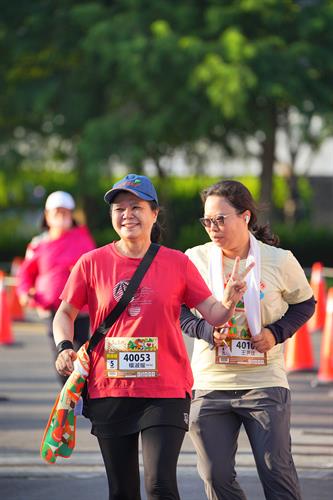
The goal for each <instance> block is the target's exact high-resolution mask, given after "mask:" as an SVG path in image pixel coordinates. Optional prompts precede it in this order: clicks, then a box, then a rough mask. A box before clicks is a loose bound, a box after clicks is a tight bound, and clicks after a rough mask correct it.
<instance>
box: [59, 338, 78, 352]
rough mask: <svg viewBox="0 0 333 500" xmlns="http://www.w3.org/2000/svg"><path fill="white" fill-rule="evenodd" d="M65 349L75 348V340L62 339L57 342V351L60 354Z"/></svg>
mask: <svg viewBox="0 0 333 500" xmlns="http://www.w3.org/2000/svg"><path fill="white" fill-rule="evenodd" d="M65 349H74V346H73V342H71V341H70V340H62V341H61V342H59V344H57V353H58V354H60V353H61V352H62V351H64V350H65Z"/></svg>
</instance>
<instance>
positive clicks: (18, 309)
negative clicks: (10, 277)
mask: <svg viewBox="0 0 333 500" xmlns="http://www.w3.org/2000/svg"><path fill="white" fill-rule="evenodd" d="M7 291H8V293H7V299H8V307H9V313H10V317H11V319H12V320H13V321H22V320H23V319H24V312H23V307H22V306H21V304H20V301H19V298H18V295H17V289H16V285H10V286H9V287H8V289H7Z"/></svg>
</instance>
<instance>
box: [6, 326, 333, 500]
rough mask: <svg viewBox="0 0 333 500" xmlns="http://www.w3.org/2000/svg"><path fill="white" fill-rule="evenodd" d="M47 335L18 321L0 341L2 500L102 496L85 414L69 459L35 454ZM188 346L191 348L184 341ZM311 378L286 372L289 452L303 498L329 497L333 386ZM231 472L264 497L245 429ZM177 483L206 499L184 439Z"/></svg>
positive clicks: (48, 392) (47, 383)
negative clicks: (5, 341) (6, 340)
mask: <svg viewBox="0 0 333 500" xmlns="http://www.w3.org/2000/svg"><path fill="white" fill-rule="evenodd" d="M45 332H46V328H45V325H44V324H43V323H42V322H36V321H29V322H24V323H23V322H22V323H16V324H15V325H14V340H15V343H14V344H13V345H12V346H0V498H1V500H56V499H57V500H58V499H61V498H70V499H71V500H88V499H89V500H91V499H92V498H96V500H106V499H107V484H106V478H105V473H104V467H103V465H102V460H101V456H100V453H99V449H98V446H97V444H96V440H95V438H94V437H93V436H91V435H90V433H89V422H88V421H87V420H86V419H84V418H80V419H79V420H78V433H77V444H76V448H75V451H74V453H73V456H72V457H71V458H70V459H68V460H65V459H62V460H59V463H57V464H56V465H54V466H50V465H48V464H45V463H43V462H42V460H41V459H40V457H39V445H40V440H41V436H42V432H43V429H44V427H45V424H46V421H47V418H48V415H49V412H50V409H51V407H52V405H53V402H54V399H55V395H56V393H57V391H58V389H59V388H58V384H57V381H56V379H55V375H54V372H53V363H52V359H51V352H50V348H49V345H48V339H47V338H46V333H45ZM312 340H313V348H314V353H315V357H316V358H317V359H318V353H319V345H320V340H321V339H320V333H315V334H313V336H312ZM187 345H188V350H189V353H190V352H191V341H190V340H189V341H187ZM314 377H315V374H313V373H293V374H290V376H289V380H290V384H291V389H292V442H293V455H294V460H295V463H296V466H297V470H298V473H299V477H300V481H301V487H302V493H303V500H326V499H327V500H328V499H331V498H332V496H333V495H332V491H333V387H331V386H324V387H316V388H314V387H312V386H311V380H312V379H313V378H314ZM237 471H238V478H239V481H240V483H241V484H242V486H243V488H244V490H245V492H246V494H247V497H248V500H263V499H264V495H263V492H262V488H261V485H260V482H259V480H258V478H257V473H256V469H255V466H254V462H253V457H252V453H251V449H250V446H249V443H248V440H247V437H246V435H245V434H244V432H242V433H241V435H240V439H239V447H238V453H237ZM129 480H130V478H129ZM178 482H179V489H180V495H181V498H182V499H183V500H188V499H189V500H203V499H205V494H204V489H203V485H202V482H201V480H200V478H199V476H198V473H197V470H196V456H195V452H194V449H193V446H192V443H191V441H190V439H189V437H188V436H187V437H186V439H185V441H184V445H183V448H182V452H181V455H180V458H179V466H178ZM142 498H143V499H144V498H145V495H144V492H142Z"/></svg>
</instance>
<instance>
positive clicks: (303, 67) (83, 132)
mask: <svg viewBox="0 0 333 500" xmlns="http://www.w3.org/2000/svg"><path fill="white" fill-rule="evenodd" d="M18 3H19V4H20V8H18ZM332 22H333V14H332V2H331V1H329V0H321V1H320V0H318V1H310V0H308V1H306V2H301V1H296V0H237V1H236V0H235V1H231V2H230V1H227V0H221V1H219V2H216V0H206V1H205V2H198V1H197V0H187V1H186V2H173V3H171V2H170V1H169V0H158V1H157V0H113V1H106V0H104V1H102V0H95V1H91V2H87V1H82V0H81V1H75V0H59V1H58V2H56V3H55V2H50V1H47V2H45V1H44V0H43V1H42V0H36V1H34V2H29V1H28V0H26V1H22V2H17V4H16V3H15V2H13V3H12V4H10V3H7V4H6V5H5V6H4V8H3V11H2V17H1V22H0V23H1V24H0V48H1V49H2V51H3V52H4V58H3V59H2V60H1V62H0V64H1V68H0V69H3V72H2V74H3V75H4V76H3V81H2V82H1V84H0V86H1V88H0V90H1V89H2V90H4V92H3V94H2V97H1V98H0V99H1V101H0V104H1V105H2V107H1V112H0V113H1V117H0V134H1V142H2V143H5V144H6V146H7V151H6V158H9V157H10V155H9V152H12V156H11V163H15V162H16V164H18V162H19V159H20V158H19V154H20V153H19V151H17V149H15V147H12V148H8V144H11V141H12V142H13V144H14V146H15V140H14V141H13V131H14V130H15V129H17V127H18V126H19V125H20V126H22V127H25V128H26V129H27V130H29V131H30V130H34V131H38V132H39V134H41V136H50V135H54V134H58V136H59V137H61V138H63V139H66V140H68V141H70V143H71V145H72V149H71V151H72V152H73V151H74V155H73V153H71V154H72V156H73V157H74V165H75V170H76V173H77V180H78V186H79V190H80V193H81V196H82V199H83V201H84V205H85V208H86V211H87V213H88V217H89V221H90V223H92V224H93V223H94V221H95V220H96V210H95V206H94V204H93V202H92V199H93V195H94V192H95V190H96V189H97V188H98V186H99V178H100V176H101V175H109V174H110V172H112V164H113V162H114V161H121V162H123V163H126V164H130V165H133V167H134V168H135V170H139V169H141V168H142V165H143V162H144V161H145V160H147V159H150V160H152V161H153V162H154V164H155V166H156V169H157V173H158V174H159V175H160V176H162V177H163V176H166V175H167V173H168V172H167V169H166V167H165V166H164V164H163V161H162V160H163V158H164V157H165V156H166V155H169V156H170V155H172V153H173V152H174V151H176V150H177V149H182V150H183V151H185V152H186V153H187V154H188V155H189V156H190V155H194V154H196V145H197V143H198V142H199V141H210V143H211V144H218V145H219V146H221V147H222V150H224V151H225V152H226V153H228V154H230V155H239V154H240V152H241V151H242V150H243V152H244V154H257V155H258V156H259V158H260V161H261V165H262V174H261V181H262V183H261V188H262V191H261V198H262V200H263V201H271V193H272V175H273V165H274V160H275V155H276V153H275V149H276V148H275V145H276V132H277V129H278V127H279V126H280V125H281V124H282V121H283V120H282V117H283V119H284V120H285V117H286V116H288V110H289V109H290V108H291V107H293V108H295V109H297V110H298V112H299V113H300V115H302V116H303V115H306V116H310V115H311V116H312V115H314V114H318V115H324V114H325V113H326V112H327V109H328V108H330V107H331V106H332V93H331V87H332V73H333V63H332V60H331V57H330V54H331V52H332V48H333V47H332V46H333V38H332V33H333V29H332V27H333V26H332ZM283 123H285V121H283ZM253 140H254V141H255V142H256V143H257V144H258V145H259V152H258V153H256V152H253V150H252V149H251V147H252V146H251V144H253ZM251 141H252V142H251ZM60 143H61V141H60ZM249 145H250V146H249ZM60 149H61V148H60ZM61 154H63V152H62V151H61V150H60V151H59V155H61Z"/></svg>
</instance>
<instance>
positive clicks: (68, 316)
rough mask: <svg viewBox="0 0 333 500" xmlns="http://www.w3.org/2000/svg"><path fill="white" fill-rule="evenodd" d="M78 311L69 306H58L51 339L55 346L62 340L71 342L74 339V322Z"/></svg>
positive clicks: (62, 304)
mask: <svg viewBox="0 0 333 500" xmlns="http://www.w3.org/2000/svg"><path fill="white" fill-rule="evenodd" d="M78 312H79V311H78V310H77V309H75V308H73V307H72V306H70V305H69V304H64V303H63V302H62V303H61V304H60V307H59V309H58V311H57V312H56V314H55V316H54V320H53V338H54V342H55V344H56V345H58V344H59V342H62V341H63V340H69V341H71V342H72V341H73V338H74V320H75V318H76V316H77V314H78Z"/></svg>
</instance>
